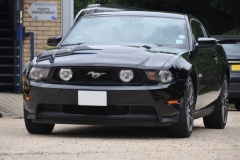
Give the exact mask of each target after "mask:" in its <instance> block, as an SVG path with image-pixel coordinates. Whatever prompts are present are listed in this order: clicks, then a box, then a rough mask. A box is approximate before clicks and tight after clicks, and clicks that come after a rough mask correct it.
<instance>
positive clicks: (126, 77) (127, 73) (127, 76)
mask: <svg viewBox="0 0 240 160" xmlns="http://www.w3.org/2000/svg"><path fill="white" fill-rule="evenodd" d="M119 78H120V79H121V81H123V82H131V81H132V80H133V78H134V72H133V71H132V70H121V71H120V72H119Z"/></svg>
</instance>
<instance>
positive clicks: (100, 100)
mask: <svg viewBox="0 0 240 160" xmlns="http://www.w3.org/2000/svg"><path fill="white" fill-rule="evenodd" d="M78 105H81V106H107V91H78Z"/></svg>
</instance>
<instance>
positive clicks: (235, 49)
mask: <svg viewBox="0 0 240 160" xmlns="http://www.w3.org/2000/svg"><path fill="white" fill-rule="evenodd" d="M222 46H223V48H224V50H225V52H226V54H227V55H231V56H235V55H238V56H240V42H237V43H236V44H222Z"/></svg>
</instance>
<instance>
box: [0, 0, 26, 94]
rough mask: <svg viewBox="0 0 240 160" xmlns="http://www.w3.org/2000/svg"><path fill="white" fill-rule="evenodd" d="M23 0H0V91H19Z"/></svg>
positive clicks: (22, 38)
mask: <svg viewBox="0 0 240 160" xmlns="http://www.w3.org/2000/svg"><path fill="white" fill-rule="evenodd" d="M22 1H23V0H0V92H16V93H21V78H22V77H21V72H22V71H21V70H22V55H23V54H22V48H23V45H22V44H23V40H24V38H25V36H24V35H23V34H24V30H23V29H22V28H23V26H22V21H21V20H20V18H21V11H22V6H23V2H22Z"/></svg>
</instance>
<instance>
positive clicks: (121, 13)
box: [85, 11, 187, 19]
mask: <svg viewBox="0 0 240 160" xmlns="http://www.w3.org/2000/svg"><path fill="white" fill-rule="evenodd" d="M101 15H109V16H111V15H112V16H150V17H166V18H178V19H185V16H187V14H182V13H169V12H151V11H118V12H99V13H92V14H87V15H85V16H86V17H90V16H101Z"/></svg>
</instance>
